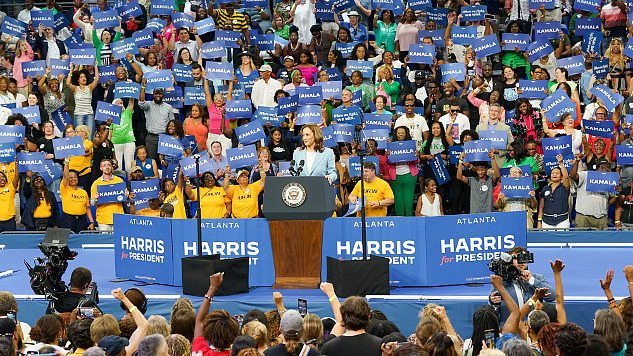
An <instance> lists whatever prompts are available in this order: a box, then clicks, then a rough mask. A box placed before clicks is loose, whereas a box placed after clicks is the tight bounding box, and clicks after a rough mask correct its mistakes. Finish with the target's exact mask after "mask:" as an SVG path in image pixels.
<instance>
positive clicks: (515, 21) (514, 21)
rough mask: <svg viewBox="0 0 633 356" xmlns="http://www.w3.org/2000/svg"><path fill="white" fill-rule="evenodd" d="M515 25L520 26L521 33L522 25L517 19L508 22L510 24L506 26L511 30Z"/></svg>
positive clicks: (507, 29)
mask: <svg viewBox="0 0 633 356" xmlns="http://www.w3.org/2000/svg"><path fill="white" fill-rule="evenodd" d="M513 25H517V27H519V33H521V25H519V21H517V20H512V21H510V22H509V23H508V26H506V31H507V32H510V29H511V28H512V26H513Z"/></svg>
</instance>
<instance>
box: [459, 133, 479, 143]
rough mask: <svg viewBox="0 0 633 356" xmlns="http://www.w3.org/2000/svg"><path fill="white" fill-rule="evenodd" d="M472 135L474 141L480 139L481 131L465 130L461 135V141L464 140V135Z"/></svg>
mask: <svg viewBox="0 0 633 356" xmlns="http://www.w3.org/2000/svg"><path fill="white" fill-rule="evenodd" d="M466 136H470V137H472V138H473V141H477V140H479V133H477V131H475V130H464V132H462V134H461V135H459V142H462V143H463V142H464V137H466Z"/></svg>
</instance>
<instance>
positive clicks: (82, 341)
mask: <svg viewBox="0 0 633 356" xmlns="http://www.w3.org/2000/svg"><path fill="white" fill-rule="evenodd" d="M91 324H92V319H82V320H77V321H73V322H72V323H70V324H69V325H68V339H69V340H70V342H71V343H72V344H73V346H74V347H75V348H81V349H88V348H90V347H92V346H94V344H95V343H94V341H92V339H91V338H90V325H91Z"/></svg>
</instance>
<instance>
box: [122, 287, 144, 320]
mask: <svg viewBox="0 0 633 356" xmlns="http://www.w3.org/2000/svg"><path fill="white" fill-rule="evenodd" d="M125 296H126V297H127V298H128V299H129V300H130V303H132V304H134V306H135V307H137V308H138V309H139V311H140V312H141V313H143V314H145V312H146V311H147V310H146V309H147V298H145V292H143V291H142V290H140V289H138V288H130V289H128V290H127V291H125ZM123 310H127V308H125V309H123Z"/></svg>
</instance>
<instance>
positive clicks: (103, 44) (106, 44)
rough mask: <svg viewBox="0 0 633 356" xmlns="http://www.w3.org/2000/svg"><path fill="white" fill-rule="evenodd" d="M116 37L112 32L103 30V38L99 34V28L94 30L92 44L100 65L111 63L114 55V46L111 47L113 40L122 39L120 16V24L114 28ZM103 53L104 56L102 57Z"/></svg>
mask: <svg viewBox="0 0 633 356" xmlns="http://www.w3.org/2000/svg"><path fill="white" fill-rule="evenodd" d="M114 32H115V34H114V39H113V38H112V33H110V31H108V30H103V31H102V32H101V38H99V36H97V30H92V44H93V45H94V47H95V49H96V52H97V61H98V63H99V64H100V65H108V64H111V62H110V57H111V55H112V48H111V47H110V45H111V43H112V42H116V41H118V40H120V39H121V19H120V18H119V26H118V27H116V28H115V29H114ZM102 54H103V57H102Z"/></svg>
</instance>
